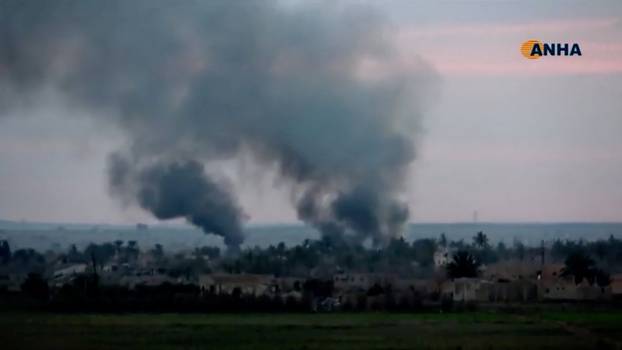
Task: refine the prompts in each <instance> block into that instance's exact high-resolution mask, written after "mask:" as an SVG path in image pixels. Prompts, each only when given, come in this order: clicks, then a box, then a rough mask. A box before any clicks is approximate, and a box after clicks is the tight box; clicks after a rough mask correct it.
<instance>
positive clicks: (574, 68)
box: [376, 18, 622, 76]
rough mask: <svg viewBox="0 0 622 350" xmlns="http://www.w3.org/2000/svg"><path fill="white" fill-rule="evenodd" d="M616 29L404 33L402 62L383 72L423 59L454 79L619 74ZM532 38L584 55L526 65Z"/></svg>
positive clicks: (563, 25) (602, 25)
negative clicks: (525, 48)
mask: <svg viewBox="0 0 622 350" xmlns="http://www.w3.org/2000/svg"><path fill="white" fill-rule="evenodd" d="M618 24H619V20H618V19H615V18H595V19H575V20H554V21H540V22H528V23H513V24H502V23H485V24H470V25H442V26H441V25H438V26H434V27H424V28H414V27H408V28H402V29H401V30H399V31H398V34H397V35H396V37H395V40H396V45H397V47H398V49H399V52H400V58H399V59H398V62H392V64H391V66H390V67H388V68H385V69H391V70H394V71H412V70H417V69H420V67H421V64H420V60H421V57H423V58H424V59H425V60H427V61H428V62H430V63H431V64H432V65H433V66H434V67H435V68H436V69H437V70H438V71H439V72H440V73H441V74H443V75H452V76H464V75H466V76H469V75H490V76H497V75H503V76H508V75H510V76H511V75H521V76H524V75H534V76H548V75H577V74H617V73H622V40H620V39H618V38H620V37H622V33H620V29H619V25H618ZM533 38H535V39H541V40H543V41H547V40H552V41H555V42H557V41H560V42H575V41H576V42H578V43H579V44H580V45H581V49H582V54H583V55H582V56H581V57H578V56H573V57H543V58H541V59H538V60H527V59H525V58H524V57H523V56H522V55H521V53H520V52H519V47H520V45H521V43H523V42H524V41H525V40H527V39H533ZM376 69H378V67H376Z"/></svg>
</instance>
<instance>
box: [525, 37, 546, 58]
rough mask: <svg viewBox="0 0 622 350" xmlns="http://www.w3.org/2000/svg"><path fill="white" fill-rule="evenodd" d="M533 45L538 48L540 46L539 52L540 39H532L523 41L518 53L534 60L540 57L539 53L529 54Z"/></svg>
mask: <svg viewBox="0 0 622 350" xmlns="http://www.w3.org/2000/svg"><path fill="white" fill-rule="evenodd" d="M534 45H538V46H539V48H540V50H539V52H542V42H541V41H540V40H536V39H532V40H527V41H525V42H524V43H523V44H522V45H521V46H520V53H522V54H523V56H525V58H528V59H530V60H535V59H538V58H540V57H541V55H532V54H531V52H532V50H533V47H534Z"/></svg>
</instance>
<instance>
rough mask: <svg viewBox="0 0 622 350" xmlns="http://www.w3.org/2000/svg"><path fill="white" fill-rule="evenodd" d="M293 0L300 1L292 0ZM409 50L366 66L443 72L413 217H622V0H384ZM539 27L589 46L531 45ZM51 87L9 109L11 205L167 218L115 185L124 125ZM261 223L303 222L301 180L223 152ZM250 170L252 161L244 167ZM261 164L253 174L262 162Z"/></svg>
mask: <svg viewBox="0 0 622 350" xmlns="http://www.w3.org/2000/svg"><path fill="white" fill-rule="evenodd" d="M286 5H291V6H295V3H290V2H287V4H286ZM370 6H374V7H377V8H379V10H380V11H382V12H384V13H385V15H386V16H388V17H389V18H390V20H391V21H392V23H393V29H394V30H393V31H392V32H391V33H390V34H389V35H388V37H387V40H391V41H393V42H394V43H395V45H396V47H397V48H398V50H399V56H398V57H399V59H398V60H397V62H395V63H394V64H393V65H391V66H390V67H376V66H373V65H370V66H368V67H365V68H364V69H365V71H364V72H363V73H364V74H370V75H371V76H373V75H374V74H382V73H383V72H379V70H386V69H389V70H392V72H394V73H398V74H399V73H400V72H408V71H409V70H415V69H419V67H420V62H421V61H424V62H426V64H427V65H429V66H431V67H432V68H433V70H434V71H435V72H436V74H437V75H438V78H439V79H438V83H436V84H435V85H434V86H432V87H431V88H430V91H429V93H428V94H426V95H425V96H426V101H424V102H425V103H424V111H423V114H424V115H423V120H422V122H421V126H420V128H421V135H422V136H421V137H418V138H417V140H418V144H417V151H416V152H417V159H416V160H415V161H414V163H412V165H411V166H410V169H409V174H408V180H407V186H406V187H407V189H406V192H405V193H404V194H403V196H404V197H405V198H406V199H407V201H408V203H409V205H410V212H411V218H410V220H411V221H413V222H456V221H467V222H468V221H471V220H472V217H473V213H474V211H477V212H478V218H479V220H480V221H487V222H562V221H571V222H578V221H598V222H600V221H618V222H619V221H622V186H620V182H621V181H620V180H622V137H621V136H620V135H621V134H622V3H621V2H619V1H611V2H607V1H599V2H587V1H582V2H575V1H523V2H505V1H486V2H483V1H482V2H479V1H473V2H463V1H456V2H452V1H429V2H427V1H406V0H404V1H398V0H395V1H388V0H385V1H375V2H371V3H370ZM529 39H539V40H541V41H543V42H561V43H566V42H568V43H575V42H576V43H579V45H580V47H581V50H582V56H581V57H543V58H541V59H538V60H528V59H526V58H524V57H523V56H522V55H521V53H520V51H519V48H520V45H521V43H523V42H524V41H526V40H529ZM84 113H92V111H84V110H81V109H80V107H77V106H74V105H71V104H69V103H66V101H64V99H63V97H62V96H61V95H60V92H58V91H54V90H45V91H42V92H41V93H40V96H39V97H38V98H37V99H36V100H35V102H33V103H32V105H31V106H30V107H29V108H27V109H24V110H19V111H12V112H11V115H9V116H8V118H1V119H0V218H1V219H9V220H22V219H25V220H30V221H54V222H90V223H128V224H132V223H135V222H137V221H142V222H150V223H153V222H156V220H155V219H153V218H151V216H150V215H149V214H147V213H146V212H144V211H142V210H140V209H138V208H135V207H133V206H122V205H120V204H119V202H118V201H117V200H115V199H114V198H111V196H110V194H109V193H108V189H107V179H106V170H105V169H106V157H107V156H108V154H109V152H111V151H114V150H115V149H117V148H118V146H119V145H120V144H122V143H123V142H124V140H123V137H122V135H121V132H120V131H119V130H117V129H115V127H113V126H111V125H105V124H102V123H99V122H98V121H97V119H85V118H81V117H80V115H81V114H84ZM221 166H222V169H224V171H225V172H226V173H227V174H228V175H229V176H230V178H231V179H232V182H233V186H234V187H235V188H236V189H237V191H236V193H237V194H238V196H239V200H240V203H241V205H242V207H243V208H244V211H245V212H246V213H247V214H248V217H249V218H248V220H249V222H250V223H276V222H295V221H296V214H295V212H294V210H293V209H292V208H291V203H290V191H289V189H288V188H287V187H286V186H285V185H283V184H281V183H280V182H279V181H276V180H275V177H276V175H275V173H274V172H271V171H265V169H263V168H262V169H260V167H259V166H258V165H255V164H254V163H253V160H252V159H244V157H243V159H237V160H232V161H228V162H226V163H225V164H222V165H221ZM242 174H244V175H242ZM248 174H252V176H249V175H248Z"/></svg>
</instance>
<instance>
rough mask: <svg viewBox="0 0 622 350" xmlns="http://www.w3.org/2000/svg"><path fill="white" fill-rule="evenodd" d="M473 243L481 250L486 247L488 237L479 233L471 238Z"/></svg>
mask: <svg viewBox="0 0 622 350" xmlns="http://www.w3.org/2000/svg"><path fill="white" fill-rule="evenodd" d="M473 243H475V245H476V246H478V247H480V248H481V249H484V248H487V247H488V236H486V235H485V234H484V232H482V231H479V232H478V233H477V234H476V235H475V236H473Z"/></svg>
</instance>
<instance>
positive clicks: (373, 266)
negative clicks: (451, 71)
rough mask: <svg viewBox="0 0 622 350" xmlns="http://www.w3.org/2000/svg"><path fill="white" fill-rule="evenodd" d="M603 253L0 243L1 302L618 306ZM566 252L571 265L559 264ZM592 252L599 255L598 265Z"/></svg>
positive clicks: (565, 245) (619, 282) (614, 277)
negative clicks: (40, 247)
mask: <svg viewBox="0 0 622 350" xmlns="http://www.w3.org/2000/svg"><path fill="white" fill-rule="evenodd" d="M601 243H603V242H601ZM606 243H607V246H606V247H607V249H608V251H607V252H604V253H603V252H600V251H599V249H601V250H602V246H603V245H602V244H599V243H598V242H594V243H584V242H580V243H576V242H559V241H558V242H554V244H550V245H548V246H547V245H545V244H544V242H543V243H542V246H541V247H531V248H530V247H524V246H522V245H520V244H515V246H513V247H509V248H508V247H504V246H503V245H502V244H499V245H498V246H497V247H494V248H493V247H491V246H490V244H489V243H488V242H487V237H486V236H485V234H483V233H481V232H479V233H478V234H477V235H475V236H474V238H473V243H472V244H468V243H464V242H447V241H446V239H445V238H444V236H443V237H441V238H439V240H437V241H433V240H418V241H414V242H412V243H408V242H405V241H404V240H402V239H398V240H395V241H393V242H391V243H390V244H388V245H387V246H386V247H384V248H381V249H369V248H363V247H351V246H350V245H348V243H346V242H330V241H328V240H326V239H322V240H319V241H306V242H305V243H304V244H302V245H299V246H295V247H292V248H287V247H285V245H284V244H279V245H277V246H271V247H270V248H267V249H260V248H253V249H250V248H249V249H245V250H242V251H240V252H239V253H237V254H236V255H231V254H228V253H221V252H220V250H219V249H218V248H216V247H201V248H197V249H195V250H194V251H190V252H183V253H181V252H180V253H175V254H168V253H165V251H164V247H162V246H160V245H156V246H155V247H154V248H153V249H148V250H140V249H139V247H138V246H137V244H136V242H132V241H130V242H121V241H117V242H112V243H106V244H101V245H94V244H92V245H90V246H88V247H86V248H85V249H84V250H83V251H80V250H79V249H77V248H76V247H75V246H72V247H70V249H69V250H68V251H67V252H65V253H54V252H51V251H49V252H46V253H44V254H41V253H38V252H36V251H34V250H31V249H20V250H16V251H15V252H13V253H11V251H10V247H9V244H8V242H6V241H3V242H2V243H1V244H0V248H1V250H0V252H1V253H2V265H0V291H1V293H2V294H1V295H2V296H3V297H2V299H4V301H5V302H7V303H8V302H9V301H10V302H11V303H14V302H15V301H16V300H18V301H19V300H24V298H29V297H30V298H34V299H38V300H39V301H40V302H43V303H49V304H50V305H57V306H58V305H61V306H58V307H61V308H62V307H70V306H74V307H77V308H80V307H85V305H87V306H88V305H90V306H92V305H97V304H98V303H99V302H101V300H106V301H107V304H106V305H109V306H110V305H114V304H115V303H121V304H122V305H125V306H127V305H128V304H131V302H138V303H139V304H140V303H142V305H144V306H145V307H146V308H148V307H149V306H148V305H149V303H148V302H146V301H154V305H158V307H162V305H168V304H167V303H170V304H171V305H173V306H171V307H172V308H173V309H174V308H175V305H178V306H179V305H184V306H183V309H184V310H186V311H191V310H192V309H193V305H195V306H196V309H197V310H201V311H210V310H211V309H215V310H221V309H227V308H232V309H235V310H237V311H244V310H245V309H249V310H254V309H255V307H256V306H257V305H260V304H261V305H263V306H262V307H263V310H275V311H276V310H285V311H287V310H295V311H302V310H308V311H340V310H346V311H347V310H395V311H400V310H403V311H412V310H420V309H429V308H451V307H453V306H459V305H494V304H520V303H560V302H563V303H600V304H607V303H617V302H618V301H620V300H622V273H619V270H616V266H618V262H617V260H616V259H617V258H618V257H619V255H618V253H617V252H616V251H615V248H616V247H618V246H619V245H620V241H619V240H617V239H615V238H613V237H611V238H610V240H609V242H606ZM579 248H580V249H579ZM609 250H610V251H609ZM565 251H569V253H568V255H567V256H566V257H565V258H563V257H560V254H562V253H563V252H565ZM591 251H596V252H597V253H598V252H600V253H599V254H596V255H599V257H596V260H595V259H593V258H591V257H590V252H591ZM608 259H609V260H608ZM611 259H614V261H613V263H612V262H611ZM607 261H609V263H608V264H606V262H607ZM601 266H608V267H609V268H610V270H608V271H605V270H603V269H601ZM179 300H182V301H183V302H181V304H180V302H179ZM206 300H207V301H209V302H206ZM210 300H211V301H210ZM155 301H157V302H155ZM72 304H76V305H77V306H76V305H72ZM210 305H211V306H210Z"/></svg>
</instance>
